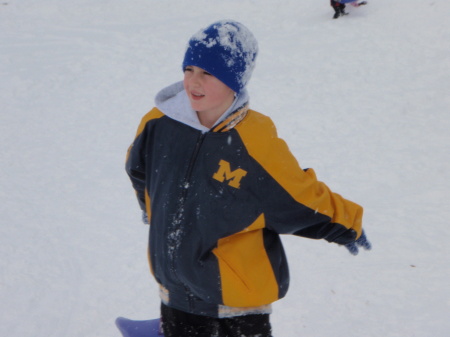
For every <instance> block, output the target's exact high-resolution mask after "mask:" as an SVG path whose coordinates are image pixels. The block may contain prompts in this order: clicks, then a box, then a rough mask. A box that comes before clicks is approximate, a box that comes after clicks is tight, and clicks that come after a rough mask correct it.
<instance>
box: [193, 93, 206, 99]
mask: <svg viewBox="0 0 450 337" xmlns="http://www.w3.org/2000/svg"><path fill="white" fill-rule="evenodd" d="M191 97H192V99H193V100H199V99H202V98H203V97H205V95H203V94H199V93H196V92H191Z"/></svg>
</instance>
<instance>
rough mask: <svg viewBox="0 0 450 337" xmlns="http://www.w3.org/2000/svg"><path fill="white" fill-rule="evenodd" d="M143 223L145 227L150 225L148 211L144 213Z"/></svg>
mask: <svg viewBox="0 0 450 337" xmlns="http://www.w3.org/2000/svg"><path fill="white" fill-rule="evenodd" d="M142 222H143V223H144V225H149V224H150V223H149V222H148V215H147V212H146V211H142Z"/></svg>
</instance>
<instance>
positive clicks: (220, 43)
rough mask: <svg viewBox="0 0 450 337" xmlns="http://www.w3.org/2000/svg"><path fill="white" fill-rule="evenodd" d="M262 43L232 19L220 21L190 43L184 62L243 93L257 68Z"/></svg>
mask: <svg viewBox="0 0 450 337" xmlns="http://www.w3.org/2000/svg"><path fill="white" fill-rule="evenodd" d="M257 53H258V42H257V41H256V39H255V37H254V36H253V34H252V33H251V32H250V30H248V28H247V27H245V26H244V25H242V24H241V23H239V22H236V21H232V20H224V21H218V22H215V23H213V24H212V25H210V26H209V27H207V28H205V29H202V30H200V31H199V32H197V33H196V34H195V35H194V36H192V37H191V39H190V40H189V43H188V46H187V50H186V54H185V55H184V60H183V71H184V69H185V68H186V67H187V66H196V67H199V68H202V69H203V70H205V71H207V72H208V73H210V74H211V75H213V76H215V77H217V78H218V79H219V80H220V81H222V82H223V83H225V84H226V85H227V86H228V87H230V88H231V89H232V90H233V91H234V92H236V93H239V92H240V91H241V90H242V89H243V88H244V87H245V86H246V85H247V83H248V81H249V80H250V77H251V75H252V71H253V68H254V67H255V60H256V55H257Z"/></svg>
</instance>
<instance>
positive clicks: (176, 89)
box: [155, 81, 249, 132]
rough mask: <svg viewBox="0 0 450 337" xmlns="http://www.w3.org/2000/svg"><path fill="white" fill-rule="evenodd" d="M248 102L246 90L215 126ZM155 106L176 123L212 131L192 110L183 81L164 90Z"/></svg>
mask: <svg viewBox="0 0 450 337" xmlns="http://www.w3.org/2000/svg"><path fill="white" fill-rule="evenodd" d="M248 100H249V97H248V93H247V90H246V89H244V90H242V91H241V92H240V93H239V94H238V95H237V96H236V97H235V99H234V101H233V103H232V104H231V106H230V107H229V108H228V110H227V111H225V112H224V113H223V114H222V116H221V117H220V118H219V119H218V120H217V122H216V123H215V125H214V126H216V125H218V124H219V123H221V122H222V121H223V120H224V119H225V118H226V117H227V116H229V115H230V114H231V113H232V112H234V111H236V110H238V109H239V108H240V107H242V106H244V105H246V104H247V103H248ZM155 105H156V107H157V108H158V109H159V110H161V112H163V113H164V114H165V115H166V116H168V117H170V118H172V119H174V120H176V121H179V122H181V123H184V124H186V125H189V126H191V127H193V128H195V129H197V130H200V131H202V132H208V131H209V130H210V129H209V128H207V127H206V126H203V125H202V124H201V123H200V120H199V119H198V116H197V113H196V112H195V111H194V110H193V109H192V107H191V103H190V101H189V98H188V96H187V94H186V91H185V90H184V86H183V81H179V82H176V83H174V84H171V85H169V86H168V87H166V88H164V89H162V90H161V91H160V92H159V93H158V94H157V95H156V97H155ZM213 128H214V127H213Z"/></svg>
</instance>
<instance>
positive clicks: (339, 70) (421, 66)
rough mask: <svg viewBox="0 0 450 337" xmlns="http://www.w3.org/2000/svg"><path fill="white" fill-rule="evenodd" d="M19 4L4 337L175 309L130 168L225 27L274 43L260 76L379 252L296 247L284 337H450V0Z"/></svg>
mask: <svg viewBox="0 0 450 337" xmlns="http://www.w3.org/2000/svg"><path fill="white" fill-rule="evenodd" d="M349 11H350V15H349V16H347V17H344V18H340V19H338V20H332V19H331V17H332V14H333V12H332V9H331V8H330V7H329V3H328V0H321V1H317V0H304V1H302V2H299V1H294V0H284V1H281V2H280V1H269V0H261V1H256V0H223V1H217V0H209V1H207V0H191V1H183V0H171V1H158V0H128V1H120V0H95V1H92V0H91V1H87V0H66V1H57V0H22V1H19V0H3V1H2V2H1V3H0V144H1V149H2V150H1V151H0V161H1V166H0V222H1V224H0V256H1V260H0V336H9V337H61V336H64V337H81V336H83V337H95V336H119V333H118V331H117V330H116V328H115V327H114V319H115V318H116V317H117V316H119V315H123V316H126V317H130V318H135V319H146V318H149V317H156V316H157V315H158V306H159V300H158V297H157V289H156V285H155V282H154V281H153V280H152V278H151V276H150V274H149V272H148V266H147V261H146V242H147V230H148V229H147V227H146V226H144V225H142V224H141V223H140V213H139V211H138V206H137V203H136V201H135V197H134V194H133V192H132V189H131V185H130V183H129V181H128V178H127V176H126V174H125V172H124V169H123V166H124V159H125V152H126V149H127V147H128V145H129V144H130V142H131V141H132V139H133V137H134V133H135V130H136V127H137V125H138V122H139V120H140V118H141V116H142V115H143V114H144V113H146V112H147V111H148V110H149V109H150V108H152V106H153V97H154V95H155V94H156V92H157V91H158V90H159V89H160V88H162V87H163V86H165V85H168V84H170V83H172V82H174V81H177V80H179V79H181V78H182V73H181V60H182V56H183V52H184V47H185V45H186V43H187V40H188V39H189V37H190V36H191V35H192V34H193V33H194V32H196V31H197V30H198V29H199V28H200V27H203V26H206V25H208V24H210V23H212V22H213V21H216V20H218V19H223V18H233V19H236V20H239V21H241V22H243V23H244V24H245V25H247V26H248V27H249V28H250V29H251V30H252V31H253V32H254V34H255V35H256V37H257V39H258V41H259V45H260V55H259V58H258V60H257V65H256V69H255V72H254V76H253V78H252V80H251V82H250V85H249V91H250V95H251V97H252V107H253V108H254V109H256V110H259V111H261V112H263V113H265V114H269V115H270V116H271V117H272V118H273V120H274V121H275V122H276V124H277V125H278V129H279V134H280V135H281V136H282V137H283V138H284V139H285V140H286V141H287V142H288V144H290V147H291V149H292V151H293V152H294V153H295V154H296V156H297V157H298V159H299V162H300V164H301V166H302V167H314V169H315V170H316V172H317V174H318V176H319V179H321V180H323V181H325V182H326V183H327V184H328V185H329V186H330V187H331V188H332V189H333V190H335V191H337V192H339V193H341V194H342V195H344V196H345V197H347V198H349V199H351V200H355V201H356V202H358V203H360V204H362V205H363V206H364V207H365V228H366V231H367V234H368V237H369V239H370V240H371V241H372V243H373V246H374V249H373V250H372V251H371V252H362V253H361V254H360V255H358V256H357V257H353V256H351V255H350V254H348V253H347V251H346V250H345V249H344V248H342V247H339V246H337V245H331V244H328V243H326V242H323V241H313V240H307V239H301V238H294V237H289V236H286V237H284V242H285V245H286V250H287V253H288V257H289V259H290V263H291V274H292V275H291V277H292V282H291V289H290V292H289V293H288V296H287V298H285V299H283V300H281V301H279V302H277V303H276V304H275V305H274V314H273V315H272V322H273V327H274V336H276V337H297V336H302V337H304V336H307V337H329V336H330V337H341V336H342V337H343V336H345V337H348V336H373V337H380V336H383V337H397V336H401V337H409V336H416V337H428V336H434V337H444V336H448V334H449V332H450V320H449V317H450V287H449V286H448V283H449V279H450V267H449V266H450V245H449V244H448V239H449V238H450V226H449V224H448V219H449V218H450V207H449V204H448V200H449V199H450V198H449V197H450V193H449V190H450V178H449V173H448V172H450V133H449V132H448V130H449V129H450V94H449V92H450V21H449V20H448V14H449V13H450V3H449V2H448V1H447V0H422V1H418V0H396V1H388V0H372V1H370V0H369V5H368V6H365V7H361V8H349Z"/></svg>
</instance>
